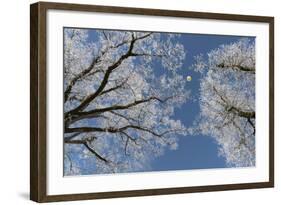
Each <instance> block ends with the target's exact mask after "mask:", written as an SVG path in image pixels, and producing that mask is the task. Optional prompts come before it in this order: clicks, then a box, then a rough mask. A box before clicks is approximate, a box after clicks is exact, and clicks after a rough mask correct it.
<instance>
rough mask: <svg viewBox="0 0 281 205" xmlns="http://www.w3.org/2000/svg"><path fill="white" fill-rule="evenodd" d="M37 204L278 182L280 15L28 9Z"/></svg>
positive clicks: (44, 6)
mask: <svg viewBox="0 0 281 205" xmlns="http://www.w3.org/2000/svg"><path fill="white" fill-rule="evenodd" d="M30 22H31V24H30V40H31V41H30V42H31V47H30V62H31V74H30V75H31V87H30V88H31V90H30V92H31V104H30V109H31V112H30V117H31V140H30V145H31V146H30V160H31V166H30V175H31V177H30V180H31V181H30V193H31V194H30V198H31V200H34V201H37V202H51V201H64V200H83V199H99V198H112V197H130V196H145V195H159V194H176V193H189V192H206V191H221V190H234V189H249V188H265V187H273V186H274V81H273V80H274V65H273V64H274V18H273V17H264V16H247V15H233V14H231V15H230V14H217V13H200V12H187V11H172V10H155V9H141V8H123V7H106V6H94V5H80V4H62V3H47V2H40V3H35V4H32V5H31V18H30Z"/></svg>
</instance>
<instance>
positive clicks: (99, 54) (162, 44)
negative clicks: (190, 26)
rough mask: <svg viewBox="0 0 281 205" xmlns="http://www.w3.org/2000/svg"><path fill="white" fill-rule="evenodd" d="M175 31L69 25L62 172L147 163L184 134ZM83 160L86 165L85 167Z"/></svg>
mask: <svg viewBox="0 0 281 205" xmlns="http://www.w3.org/2000/svg"><path fill="white" fill-rule="evenodd" d="M178 36H179V35H176V34H160V33H152V32H129V31H106V30H99V31H97V30H95V31H94V30H86V29H72V28H66V29H64V145H65V146H64V150H65V160H64V174H65V175H73V174H81V173H82V172H83V173H89V174H91V173H99V172H101V173H113V172H125V171H137V170H142V169H144V168H147V167H146V166H148V164H149V162H150V161H151V160H152V159H153V158H154V157H157V156H159V155H161V154H163V151H164V148H165V147H167V146H169V147H170V148H171V149H176V148H177V137H178V136H179V135H183V134H185V133H186V128H185V127H184V125H182V123H181V122H180V121H179V120H175V119H173V118H172V116H173V113H174V109H175V107H179V106H181V105H182V104H183V103H184V102H185V101H186V100H187V97H188V92H187V91H186V90H185V89H184V84H183V83H182V82H183V78H182V77H181V76H180V75H179V74H178V73H177V70H178V69H179V68H180V67H181V66H182V61H183V59H184V57H185V52H184V48H183V46H182V45H181V44H180V43H178V42H177V37H178ZM81 158H84V159H87V163H85V164H81V163H80V162H79V160H80V159H81Z"/></svg>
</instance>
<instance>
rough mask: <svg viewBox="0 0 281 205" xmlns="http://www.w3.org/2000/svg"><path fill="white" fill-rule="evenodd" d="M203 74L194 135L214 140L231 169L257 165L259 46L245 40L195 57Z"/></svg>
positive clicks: (197, 68) (196, 67)
mask: <svg viewBox="0 0 281 205" xmlns="http://www.w3.org/2000/svg"><path fill="white" fill-rule="evenodd" d="M195 60H196V63H195V64H194V66H193V69H195V70H196V71H198V72H200V73H201V74H202V78H201V83H200V117H199V119H198V120H197V121H196V122H195V123H194V129H193V130H194V131H195V132H197V133H203V134H204V135H208V136H212V137H213V138H214V139H215V140H216V142H217V143H218V144H219V146H220V154H221V155H222V156H224V157H225V159H226V162H227V164H228V166H237V167H239V166H254V165H255V130H256V128H255V117H256V113H255V44H254V42H253V41H250V40H249V39H246V38H243V39H241V40H239V41H238V42H235V43H231V44H228V45H221V46H220V47H219V48H218V49H214V50H212V51H210V52H209V53H208V54H207V56H204V55H199V56H196V57H195Z"/></svg>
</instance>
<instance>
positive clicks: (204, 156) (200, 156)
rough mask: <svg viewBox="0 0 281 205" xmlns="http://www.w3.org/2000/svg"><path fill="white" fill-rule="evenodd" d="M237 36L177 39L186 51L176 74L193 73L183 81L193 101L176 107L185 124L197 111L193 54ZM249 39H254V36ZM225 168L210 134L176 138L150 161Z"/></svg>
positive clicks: (161, 167)
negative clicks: (172, 147) (175, 144)
mask: <svg viewBox="0 0 281 205" xmlns="http://www.w3.org/2000/svg"><path fill="white" fill-rule="evenodd" d="M89 34H90V36H89V37H90V39H89V41H95V40H97V34H96V32H95V30H92V31H91V32H90V33H89ZM164 35H165V34H164ZM240 38H242V37H241V36H223V35H205V34H182V35H181V37H179V39H178V40H179V41H180V43H181V44H183V45H184V47H185V51H186V58H185V60H184V64H183V67H182V68H181V69H180V70H179V73H180V74H182V75H183V76H184V77H186V76H192V81H191V82H187V81H186V82H184V83H185V84H186V85H185V86H186V89H188V90H190V91H191V96H192V98H193V100H188V101H187V102H186V103H185V104H184V105H183V106H182V107H180V108H177V109H176V111H175V115H174V118H175V119H178V120H181V121H182V123H183V124H184V125H185V126H186V127H190V126H192V124H193V121H194V120H195V118H196V117H197V116H198V114H199V104H198V97H199V86H200V77H201V75H200V74H199V73H197V72H194V71H193V70H192V69H189V68H190V66H191V65H192V64H193V63H194V56H196V55H198V54H203V55H206V54H207V53H208V52H209V51H211V50H213V49H216V48H218V47H219V46H220V45H222V44H229V43H233V42H235V41H237V40H239V39H240ZM251 38H252V39H253V40H254V37H251ZM154 66H155V73H156V74H157V73H158V74H160V73H161V72H163V70H162V71H161V65H160V64H159V63H155V64H154ZM81 163H83V162H82V161H81ZM93 166H94V165H93ZM224 167H226V163H225V160H224V158H223V157H220V156H218V145H217V144H216V142H215V140H214V139H213V138H212V137H211V136H203V135H196V136H189V135H188V136H184V137H180V138H179V146H178V149H177V150H169V149H168V148H167V150H166V151H165V153H164V155H162V156H160V157H158V158H156V159H155V160H154V161H152V163H151V165H150V171H167V170H189V169H207V168H224ZM93 168H94V167H93ZM85 171H86V170H85ZM84 174H87V173H84Z"/></svg>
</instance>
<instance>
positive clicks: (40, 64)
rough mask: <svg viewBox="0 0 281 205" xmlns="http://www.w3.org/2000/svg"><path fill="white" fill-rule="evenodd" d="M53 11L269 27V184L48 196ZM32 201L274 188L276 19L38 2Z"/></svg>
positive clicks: (34, 12)
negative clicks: (49, 26) (48, 18)
mask: <svg viewBox="0 0 281 205" xmlns="http://www.w3.org/2000/svg"><path fill="white" fill-rule="evenodd" d="M49 9H55V10H65V11H85V12H103V13H120V14H136V15H153V16H159V17H164V16H168V17H181V18H198V19H216V20H225V21H227V20H229V21H243V22H262V23H267V24H269V84H270V85H269V87H270V88H269V135H268V136H269V167H268V169H269V180H268V181H267V182H257V183H241V184H226V185H212V186H209V185H208V186H195V187H178V188H162V189H145V190H130V191H114V192H101V193H86V194H85V193H75V194H69V195H47V191H46V190H47V159H46V152H47V151H46V150H47V148H46V146H47V143H46V141H47V134H46V133H47V126H46V122H47V120H46V116H47V100H46V99H47V80H46V76H47V75H46V74H47V67H46V55H47V53H46V39H47V31H46V29H47V26H46V13H47V10H49ZM30 162H31V163H30V199H31V200H33V201H36V202H53V201H68V200H86V199H101V198H114V197H132V196H148V195H162V194H179V193H192V192H209V191H223V190H236V189H252V188H266V187H274V18H273V17H265V16H248V15H234V14H218V13H205V12H204V13H203V12H187V11H173V10H157V9H143V8H125V7H109V6H96V5H84V4H83V5H82V4H65V3H49V2H38V3H35V4H32V5H31V6H30Z"/></svg>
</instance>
